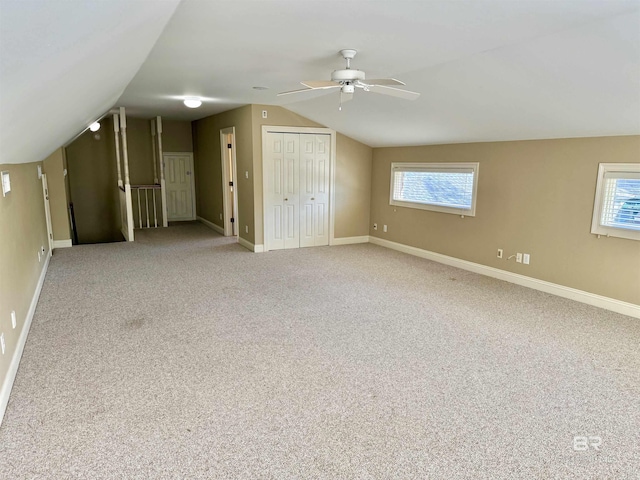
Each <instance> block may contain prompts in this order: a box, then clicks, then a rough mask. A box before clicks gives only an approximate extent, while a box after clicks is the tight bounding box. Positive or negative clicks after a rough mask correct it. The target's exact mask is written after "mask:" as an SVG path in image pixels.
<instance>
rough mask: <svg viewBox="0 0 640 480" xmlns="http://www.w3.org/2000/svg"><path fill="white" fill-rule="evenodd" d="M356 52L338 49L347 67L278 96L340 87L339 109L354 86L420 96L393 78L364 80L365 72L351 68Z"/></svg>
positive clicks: (403, 96)
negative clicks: (329, 76) (329, 78)
mask: <svg viewBox="0 0 640 480" xmlns="http://www.w3.org/2000/svg"><path fill="white" fill-rule="evenodd" d="M356 53H357V52H356V50H353V49H345V50H340V55H342V57H343V58H344V59H345V60H346V62H347V68H345V69H344V70H334V71H333V73H331V80H309V81H304V82H300V83H301V84H302V85H304V86H305V87H307V88H301V89H299V90H291V91H289V92H281V93H279V94H278V96H280V95H291V94H294V93H303V92H312V91H315V90H326V93H329V92H331V91H334V90H335V89H340V110H342V104H343V103H344V102H348V101H349V100H351V99H353V92H355V89H356V88H361V89H363V90H364V91H365V92H374V93H381V94H383V95H391V96H392V97H398V98H404V99H406V100H415V99H416V98H418V97H419V96H420V94H419V93H416V92H411V91H409V90H404V89H402V88H397V87H398V86H399V85H405V84H404V83H403V82H401V81H400V80H396V79H395V78H375V79H373V80H365V74H364V72H363V71H362V70H354V69H352V68H351V60H353V57H355V56H356Z"/></svg>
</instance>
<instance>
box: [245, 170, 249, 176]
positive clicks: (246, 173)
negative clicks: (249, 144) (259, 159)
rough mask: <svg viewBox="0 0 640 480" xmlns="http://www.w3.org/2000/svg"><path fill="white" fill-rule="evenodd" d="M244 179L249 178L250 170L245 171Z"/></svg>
mask: <svg viewBox="0 0 640 480" xmlns="http://www.w3.org/2000/svg"><path fill="white" fill-rule="evenodd" d="M244 178H249V170H245V171H244Z"/></svg>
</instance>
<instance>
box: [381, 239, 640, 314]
mask: <svg viewBox="0 0 640 480" xmlns="http://www.w3.org/2000/svg"><path fill="white" fill-rule="evenodd" d="M369 242H370V243H373V244H375V245H380V246H381V247H386V248H390V249H392V250H397V251H399V252H403V253H408V254H409V255H415V256H417V257H421V258H426V259H428V260H433V261H434V262H438V263H444V264H445V265H450V266H452V267H457V268H461V269H463V270H468V271H470V272H474V273H479V274H481V275H486V276H488V277H493V278H497V279H499V280H504V281H505V282H510V283H515V284H517V285H522V286H523V287H528V288H533V289H534V290H540V291H541V292H546V293H551V294H553V295H557V296H559V297H564V298H569V299H571V300H575V301H577V302H582V303H586V304H588V305H593V306H594V307H599V308H604V309H606V310H611V311H612V312H617V313H621V314H623V315H629V316H630V317H635V318H640V305H636V304H634V303H628V302H623V301H621V300H616V299H615V298H610V297H604V296H602V295H596V294H594V293H589V292H585V291H583V290H578V289H576V288H571V287H565V286H564V285H558V284H556V283H551V282H547V281H544V280H538V279H537V278H532V277H527V276H525V275H520V274H518V273H512V272H507V271H505V270H500V269H498V268H493V267H488V266H486V265H481V264H479V263H474V262H469V261H467V260H461V259H459V258H455V257H449V256H447V255H442V254H441V253H436V252H430V251H429V250H423V249H421V248H417V247H411V246H409V245H404V244H402V243H396V242H391V241H389V240H384V239H382V238H378V237H369Z"/></svg>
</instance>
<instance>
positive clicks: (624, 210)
mask: <svg viewBox="0 0 640 480" xmlns="http://www.w3.org/2000/svg"><path fill="white" fill-rule="evenodd" d="M591 233H595V234H597V235H607V236H612V237H621V238H629V239H632V240H640V163H601V164H600V168H599V169H598V182H597V185H596V200H595V204H594V206H593V220H592V222H591Z"/></svg>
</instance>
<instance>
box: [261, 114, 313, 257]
mask: <svg viewBox="0 0 640 480" xmlns="http://www.w3.org/2000/svg"><path fill="white" fill-rule="evenodd" d="M263 110H266V111H267V118H262V111H263ZM251 123H252V125H253V170H254V181H253V188H254V211H255V240H254V241H252V242H251V243H255V244H256V245H262V244H264V225H263V223H264V222H263V205H262V126H263V125H274V126H286V127H324V125H320V124H319V123H316V122H314V121H312V120H309V119H308V118H305V117H302V116H300V115H298V114H297V113H293V112H292V111H290V110H287V109H286V108H282V107H277V106H273V105H251Z"/></svg>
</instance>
